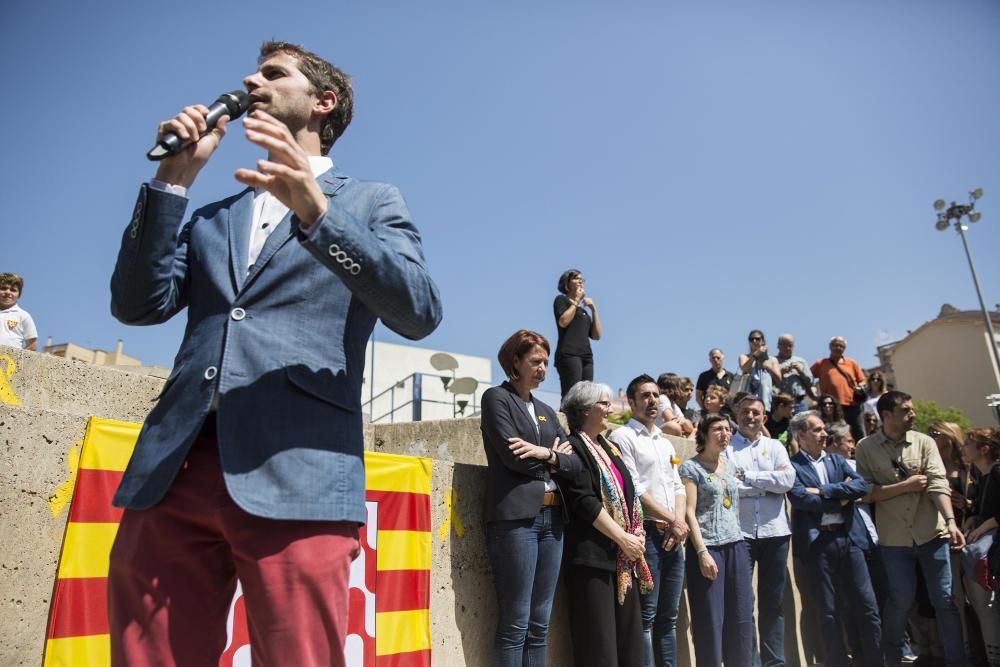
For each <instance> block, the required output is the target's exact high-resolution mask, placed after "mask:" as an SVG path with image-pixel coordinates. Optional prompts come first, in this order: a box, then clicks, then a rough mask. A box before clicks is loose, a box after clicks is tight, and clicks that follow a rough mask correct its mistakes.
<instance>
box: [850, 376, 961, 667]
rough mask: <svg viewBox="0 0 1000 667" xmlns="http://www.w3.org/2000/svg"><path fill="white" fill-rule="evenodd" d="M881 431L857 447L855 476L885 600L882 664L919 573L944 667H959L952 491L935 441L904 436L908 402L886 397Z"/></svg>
mask: <svg viewBox="0 0 1000 667" xmlns="http://www.w3.org/2000/svg"><path fill="white" fill-rule="evenodd" d="M876 409H877V410H878V413H879V416H880V417H881V418H882V428H881V430H879V431H877V432H876V433H873V434H872V435H870V436H868V437H867V438H865V439H864V440H862V441H861V442H859V443H858V446H857V449H856V450H855V456H856V457H857V461H858V473H860V474H861V476H862V477H864V478H865V480H866V481H867V482H868V483H869V484H871V485H872V491H871V498H870V499H871V500H872V501H873V502H874V503H875V517H876V525H877V528H878V538H879V544H880V546H879V548H880V550H881V552H882V562H883V563H884V564H885V573H886V578H887V579H888V582H887V583H888V588H889V596H888V599H887V600H886V602H885V607H884V608H883V610H882V645H883V648H884V650H885V664H886V665H888V666H889V667H896V666H898V665H899V664H900V661H901V660H902V656H903V631H904V629H905V626H906V618H907V615H908V614H909V612H910V607H912V606H913V600H914V598H915V596H916V587H917V578H916V576H915V574H914V567H915V566H916V565H919V566H920V569H921V571H922V572H923V574H924V581H926V583H927V593H928V595H929V597H930V599H931V604H932V605H933V606H934V616H935V618H936V620H937V626H938V636H939V637H940V638H941V645H942V648H944V657H945V660H947V663H948V667H966V665H968V664H969V663H968V657H967V656H966V654H965V645H964V641H963V639H962V622H961V619H960V617H959V611H958V607H957V605H956V604H955V599H954V597H953V594H952V585H951V554H950V553H949V547H950V549H951V550H958V549H961V548H962V547H964V546H965V537H964V536H963V535H962V531H961V530H960V529H959V527H958V525H957V523H956V521H955V513H954V511H953V509H952V506H951V487H950V486H949V484H948V478H947V476H946V473H945V468H944V463H943V462H942V461H941V455H940V454H939V453H938V449H937V445H936V444H935V443H934V440H933V439H932V438H931V437H930V436H927V435H924V434H923V433H918V432H916V431H911V430H910V428H911V427H912V426H913V419H914V417H915V416H916V413H914V411H913V400H912V398H911V397H910V395H909V394H905V393H903V392H901V391H888V392H886V393H884V394H882V396H881V397H879V399H878V403H877V404H876Z"/></svg>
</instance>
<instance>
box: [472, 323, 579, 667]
mask: <svg viewBox="0 0 1000 667" xmlns="http://www.w3.org/2000/svg"><path fill="white" fill-rule="evenodd" d="M497 360H498V361H499V362H500V367H501V368H503V370H504V373H506V374H507V381H505V382H504V383H503V384H501V385H500V386H498V387H492V388H490V389H487V390H486V392H484V393H483V398H482V408H481V410H482V416H481V419H480V429H481V430H482V433H483V447H484V448H485V449H486V462H487V470H486V508H485V511H484V515H485V519H486V551H487V555H488V556H489V559H490V565H491V566H492V568H493V580H494V584H495V585H496V595H497V605H498V607H499V613H498V618H497V630H496V636H495V638H494V641H493V661H492V662H493V665H501V666H503V667H508V666H509V667H521V665H522V664H532V665H544V664H545V660H546V657H545V656H546V649H547V647H548V628H549V615H550V613H551V611H552V599H553V597H554V596H555V592H556V581H557V580H558V578H559V567H560V563H561V561H562V552H563V524H564V522H565V517H566V514H565V510H564V508H563V507H562V502H561V499H560V496H559V493H558V487H557V486H556V484H555V482H554V481H553V480H554V479H556V478H558V477H560V476H562V475H566V474H571V473H572V472H574V471H576V470H579V469H580V462H579V457H577V456H574V455H573V454H572V449H571V448H570V446H569V444H568V443H567V442H566V434H565V432H564V431H563V429H562V426H560V424H559V420H558V419H557V418H556V413H555V411H554V410H553V409H552V408H550V407H549V406H548V405H546V404H545V403H542V402H541V401H539V400H538V399H537V398H535V397H534V396H532V394H531V392H532V391H533V390H534V389H537V388H538V385H540V384H541V383H542V381H543V380H544V379H545V370H546V368H547V367H548V361H549V343H548V341H546V340H545V338H544V337H543V336H542V335H540V334H537V333H535V332H533V331H528V330H526V329H522V330H520V331H518V332H517V333H515V334H514V335H512V336H511V337H510V338H508V339H507V340H506V341H505V342H504V344H503V345H502V346H501V347H500V352H499V353H498V354H497Z"/></svg>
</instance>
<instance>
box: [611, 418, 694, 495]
mask: <svg viewBox="0 0 1000 667" xmlns="http://www.w3.org/2000/svg"><path fill="white" fill-rule="evenodd" d="M608 439H610V440H611V442H613V443H614V444H615V445H617V446H618V450H619V451H620V452H621V456H622V461H624V462H625V467H626V468H628V472H629V474H630V475H632V485H633V486H634V487H635V493H636V495H637V496H643V495H645V494H647V493H648V494H649V495H650V497H651V498H652V499H653V500H655V501H656V502H658V503H659V504H661V505H663V506H664V507H666V508H667V509H668V510H669V511H670V512H675V509H674V499H675V498H676V497H677V496H685V495H687V494H686V492H685V491H684V483H683V482H682V481H681V478H680V477H679V476H678V475H677V467H676V466H675V465H674V463H673V460H674V459H675V458H676V457H677V452H676V450H674V445H673V443H672V442H670V438H668V437H666V436H665V435H663V434H662V433H660V429H658V428H657V427H656V426H655V425H654V426H653V428H652V430H648V429H647V428H646V427H645V426H644V425H643V424H641V423H640V422H639V421H637V420H635V419H632V420H630V421H629V423H628V424H626V425H625V426H621V427H619V428H616V429H615V430H614V431H612V432H611V435H609V436H608ZM681 511H682V512H683V511H684V508H681Z"/></svg>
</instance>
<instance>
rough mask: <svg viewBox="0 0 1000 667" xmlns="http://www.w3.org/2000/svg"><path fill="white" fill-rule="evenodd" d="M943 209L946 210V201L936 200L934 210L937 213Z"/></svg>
mask: <svg viewBox="0 0 1000 667" xmlns="http://www.w3.org/2000/svg"><path fill="white" fill-rule="evenodd" d="M943 209H944V200H943V199H937V200H935V201H934V210H935V211H941V210H943Z"/></svg>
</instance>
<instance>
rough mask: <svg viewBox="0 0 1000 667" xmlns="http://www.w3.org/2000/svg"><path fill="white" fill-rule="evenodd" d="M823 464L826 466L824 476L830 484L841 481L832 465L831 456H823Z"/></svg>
mask: <svg viewBox="0 0 1000 667" xmlns="http://www.w3.org/2000/svg"><path fill="white" fill-rule="evenodd" d="M823 465H825V466H826V478H827V479H828V480H829V481H830V483H831V484H836V483H838V482H843V481H844V480H842V479H837V477H838V475H837V467H836V466H835V465H833V457H832V456H830V455H829V454H827V455H826V456H824V457H823Z"/></svg>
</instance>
